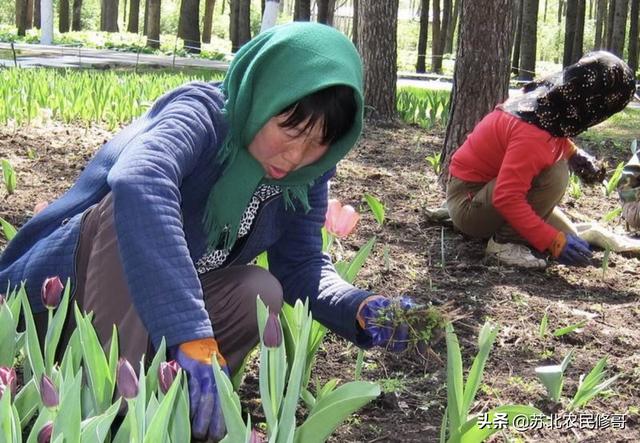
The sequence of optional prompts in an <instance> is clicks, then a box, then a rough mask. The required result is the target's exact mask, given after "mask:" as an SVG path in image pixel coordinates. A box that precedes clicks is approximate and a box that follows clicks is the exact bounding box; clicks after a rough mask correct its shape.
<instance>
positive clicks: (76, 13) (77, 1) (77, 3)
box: [71, 0, 82, 31]
mask: <svg viewBox="0 0 640 443" xmlns="http://www.w3.org/2000/svg"><path fill="white" fill-rule="evenodd" d="M71 16H72V17H71V30H72V31H81V30H82V0H73V12H72V14H71Z"/></svg>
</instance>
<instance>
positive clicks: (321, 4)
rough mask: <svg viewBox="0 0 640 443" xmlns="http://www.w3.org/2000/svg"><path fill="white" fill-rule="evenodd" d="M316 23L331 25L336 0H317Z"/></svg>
mask: <svg viewBox="0 0 640 443" xmlns="http://www.w3.org/2000/svg"><path fill="white" fill-rule="evenodd" d="M317 4H318V23H324V24H325V25H329V26H333V15H334V13H335V10H336V0H318V3H317Z"/></svg>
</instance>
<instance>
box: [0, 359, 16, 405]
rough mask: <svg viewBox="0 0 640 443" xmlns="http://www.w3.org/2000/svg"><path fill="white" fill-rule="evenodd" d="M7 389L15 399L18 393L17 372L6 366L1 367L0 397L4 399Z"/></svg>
mask: <svg viewBox="0 0 640 443" xmlns="http://www.w3.org/2000/svg"><path fill="white" fill-rule="evenodd" d="M6 388H9V392H11V398H14V397H15V396H16V391H17V390H18V378H17V377H16V370H15V369H13V368H7V367H6V366H0V397H2V394H3V393H4V390H5V389H6Z"/></svg>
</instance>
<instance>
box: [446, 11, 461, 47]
mask: <svg viewBox="0 0 640 443" xmlns="http://www.w3.org/2000/svg"><path fill="white" fill-rule="evenodd" d="M460 1H461V0H455V2H454V4H453V13H452V15H451V21H450V22H449V26H447V40H446V41H445V44H444V53H445V54H451V53H452V52H453V36H454V35H455V32H456V26H457V25H458V17H459V16H460Z"/></svg>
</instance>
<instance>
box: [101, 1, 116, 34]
mask: <svg viewBox="0 0 640 443" xmlns="http://www.w3.org/2000/svg"><path fill="white" fill-rule="evenodd" d="M100 30H101V31H107V32H118V0H101V2H100Z"/></svg>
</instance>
